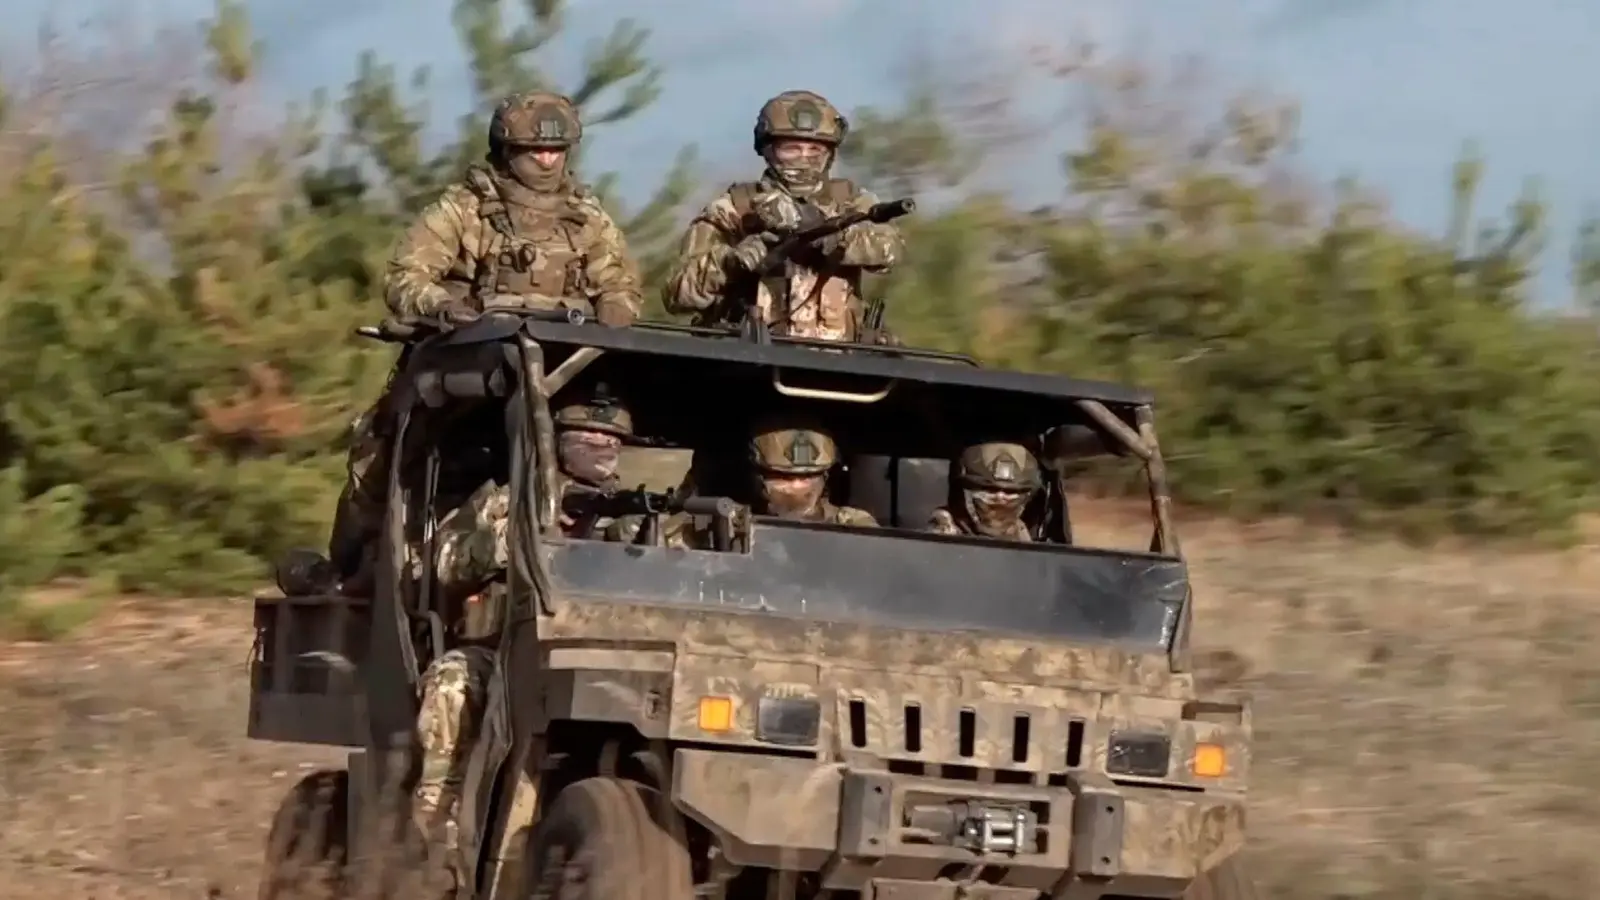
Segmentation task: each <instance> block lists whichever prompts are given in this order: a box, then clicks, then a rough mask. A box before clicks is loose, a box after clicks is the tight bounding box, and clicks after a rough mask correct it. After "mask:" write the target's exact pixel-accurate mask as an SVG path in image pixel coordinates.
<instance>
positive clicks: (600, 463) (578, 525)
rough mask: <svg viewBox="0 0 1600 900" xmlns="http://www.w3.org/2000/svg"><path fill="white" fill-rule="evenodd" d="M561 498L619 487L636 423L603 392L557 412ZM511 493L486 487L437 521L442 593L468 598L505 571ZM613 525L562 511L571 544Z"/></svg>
mask: <svg viewBox="0 0 1600 900" xmlns="http://www.w3.org/2000/svg"><path fill="white" fill-rule="evenodd" d="M554 419H555V426H556V454H557V469H558V471H557V473H556V476H557V482H558V483H557V485H556V487H557V491H558V494H559V496H561V497H563V498H568V497H570V496H572V495H573V494H574V493H577V492H578V491H581V490H585V489H587V490H593V491H606V490H611V489H614V488H616V487H617V463H618V460H619V459H620V456H621V451H622V445H623V442H624V441H626V440H629V439H631V438H632V437H633V416H632V415H631V414H630V413H629V412H628V409H627V407H625V406H623V405H622V404H621V403H620V402H618V401H617V400H616V399H614V398H612V397H610V396H608V395H607V394H606V393H605V391H604V390H603V388H602V389H601V390H598V391H596V392H595V393H594V394H593V395H591V396H589V397H587V398H585V399H582V400H575V401H572V402H569V403H567V404H565V405H563V406H561V407H560V408H559V409H557V410H556V412H555V415H554ZM510 515H511V488H510V486H508V485H503V484H499V483H497V482H495V481H492V480H491V481H485V482H484V483H483V484H482V485H480V486H479V487H478V489H477V490H476V491H474V492H473V493H472V496H470V497H468V498H467V499H466V501H465V502H463V503H462V504H461V505H460V506H458V507H456V508H455V509H453V510H451V511H450V512H449V513H447V514H445V517H444V518H443V519H441V520H440V522H439V536H438V543H437V551H436V554H435V565H436V569H437V571H438V576H439V586H440V592H441V594H442V595H443V596H444V597H446V598H451V597H459V596H466V595H470V594H472V593H475V592H477V591H479V590H481V589H482V588H483V587H484V585H486V584H487V583H488V582H489V581H490V580H491V579H493V578H494V577H495V576H496V575H497V574H498V573H499V572H501V571H503V570H504V569H505V566H506V558H507V549H506V529H507V527H508V524H509V519H510ZM610 524H611V522H610V520H608V519H600V518H596V517H595V516H592V515H582V514H578V515H572V514H569V513H568V512H567V511H566V510H565V509H563V510H562V512H561V531H562V533H564V534H566V535H567V536H568V537H577V538H591V537H593V538H599V537H602V536H603V534H604V531H605V529H606V527H607V526H609V525H610Z"/></svg>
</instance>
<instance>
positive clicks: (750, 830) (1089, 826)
mask: <svg viewBox="0 0 1600 900" xmlns="http://www.w3.org/2000/svg"><path fill="white" fill-rule="evenodd" d="M1066 781H1067V783H1066V784H1065V785H1064V786H1060V787H1056V786H1040V785H1013V784H992V783H979V782H970V781H955V780H947V779H938V778H928V777H922V776H913V775H900V774H894V773H889V772H882V771H875V770H853V769H850V768H847V767H845V766H842V765H825V764H819V763H818V762H816V761H815V760H809V759H797V758H792V757H775V756H763V755H756V754H745V753H724V752H717V751H712V750H696V749H679V750H678V751H677V753H676V757H675V764H674V766H673V786H672V791H673V799H674V801H675V802H676V804H677V806H678V807H679V809H681V810H682V811H683V812H684V813H685V814H686V815H688V816H689V817H690V818H692V819H694V820H695V821H697V822H699V823H700V824H701V825H703V826H705V827H706V828H707V829H709V830H710V831H711V833H712V834H713V836H714V837H715V838H716V839H717V843H718V846H719V847H720V848H721V850H722V852H723V853H724V854H725V855H726V857H727V860H728V861H729V862H730V863H733V864H735V865H742V866H758V867H762V868H773V869H785V870H790V871H802V872H818V873H821V874H822V879H823V886H824V887H825V888H827V889H831V890H863V889H865V888H867V887H868V886H870V885H888V884H907V883H914V882H923V883H928V882H933V881H935V880H937V879H956V880H959V879H960V878H961V877H962V876H963V874H970V873H976V872H977V871H978V869H979V867H983V868H984V869H985V876H984V881H985V882H986V883H987V884H989V885H991V886H994V887H998V888H1016V889H1021V890H1024V891H1027V892H1031V893H1047V894H1054V895H1056V896H1058V897H1061V896H1068V895H1076V894H1080V893H1084V892H1083V891H1080V890H1077V889H1075V887H1076V886H1084V887H1091V886H1092V887H1091V889H1090V890H1089V891H1088V892H1087V893H1088V894H1090V895H1094V894H1099V893H1112V894H1119V895H1131V896H1145V897H1175V896H1178V895H1180V894H1182V893H1183V890H1184V888H1185V887H1187V886H1188V884H1189V883H1190V882H1191V881H1193V880H1194V879H1195V877H1197V876H1198V875H1199V874H1200V873H1202V872H1204V871H1206V870H1208V869H1210V868H1213V867H1214V866H1216V865H1217V864H1219V863H1220V862H1221V861H1222V860H1223V859H1226V858H1227V857H1228V856H1230V855H1232V854H1233V853H1235V852H1237V851H1238V850H1239V849H1240V847H1242V846H1243V843H1244V803H1243V798H1242V797H1240V796H1239V795H1237V794H1219V793H1210V792H1199V791H1190V790H1182V789H1167V788H1144V787H1138V788H1135V787H1126V786H1119V785H1115V784H1113V783H1111V782H1110V780H1108V779H1107V778H1105V777H1104V776H1101V775H1095V774H1091V773H1074V774H1071V775H1068V776H1067V779H1066ZM919 893H920V892H919Z"/></svg>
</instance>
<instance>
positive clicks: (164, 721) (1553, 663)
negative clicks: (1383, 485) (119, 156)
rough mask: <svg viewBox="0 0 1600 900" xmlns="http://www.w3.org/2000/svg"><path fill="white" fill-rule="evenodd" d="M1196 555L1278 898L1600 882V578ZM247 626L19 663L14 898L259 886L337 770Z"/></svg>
mask: <svg viewBox="0 0 1600 900" xmlns="http://www.w3.org/2000/svg"><path fill="white" fill-rule="evenodd" d="M1119 518H1120V517H1119V516H1117V515H1116V514H1115V513H1107V514H1102V515H1100V516H1099V517H1098V518H1097V521H1098V522H1100V523H1101V524H1102V527H1101V529H1100V533H1102V534H1110V533H1121V532H1123V531H1124V529H1122V528H1120V527H1117V525H1118V521H1119ZM1185 534H1186V549H1187V550H1188V552H1189V554H1190V556H1191V558H1192V560H1193V563H1194V569H1195V573H1196V579H1197V582H1198V590H1199V596H1200V604H1201V607H1200V612H1199V615H1200V620H1199V621H1200V631H1199V637H1200V643H1201V644H1202V645H1203V647H1204V648H1205V650H1206V652H1205V653H1203V654H1202V661H1203V663H1204V665H1205V669H1206V672H1207V675H1208V677H1210V678H1211V679H1212V680H1214V681H1221V682H1227V683H1230V684H1233V685H1235V686H1238V687H1243V688H1245V689H1247V690H1249V691H1250V692H1251V693H1252V694H1253V695H1254V696H1255V698H1256V711H1257V717H1256V722H1257V727H1258V732H1257V733H1258V738H1259V740H1258V758H1257V764H1256V769H1255V782H1254V783H1255V803H1254V807H1255V811H1254V813H1253V816H1252V819H1251V827H1252V834H1253V838H1252V850H1251V854H1252V856H1253V858H1254V864H1255V866H1256V869H1257V871H1258V873H1259V875H1260V878H1261V880H1262V881H1263V882H1264V886H1265V887H1267V888H1268V889H1269V892H1270V894H1271V895H1273V896H1276V897H1280V898H1285V900H1297V898H1308V900H1309V898H1334V897H1370V898H1385V900H1387V898H1394V900H1400V898H1405V900H1416V898H1419V897H1425V898H1431V900H1479V898H1482V900H1508V898H1545V897H1549V898H1557V897H1560V898H1563V900H1566V898H1570V897H1575V896H1583V895H1584V894H1585V891H1586V890H1587V889H1588V887H1589V886H1590V885H1592V884H1596V883H1600V854H1596V853H1595V852H1594V850H1593V848H1595V847H1600V792H1597V791H1596V787H1597V786H1600V777H1597V776H1595V775H1593V774H1592V769H1593V767H1594V763H1593V761H1594V759H1595V758H1596V754H1595V752H1594V751H1593V750H1592V749H1591V748H1592V747H1593V746H1597V745H1600V656H1597V655H1596V654H1594V653H1591V652H1589V647H1590V646H1591V645H1593V644H1594V643H1595V641H1596V638H1600V611H1596V610H1594V609H1593V608H1592V598H1593V597H1594V596H1595V593H1596V591H1595V587H1596V586H1597V585H1600V563H1597V562H1596V560H1594V559H1592V558H1587V557H1585V556H1584V555H1581V554H1573V555H1556V554H1547V555H1512V554H1507V553H1501V552H1494V551H1454V552H1445V551H1419V550H1410V549H1405V548H1401V547H1397V546H1393V545H1380V544H1373V545H1365V544H1358V543H1355V542H1352V541H1350V540H1347V539H1342V538H1337V537H1333V536H1327V535H1318V534H1309V533H1307V532H1306V531H1305V530H1304V529H1298V528H1292V527H1277V526H1260V527H1255V528H1240V527H1238V526H1219V525H1209V526H1205V525H1192V524H1191V525H1189V526H1188V527H1187V528H1186V529H1185ZM248 622H249V615H248V610H247V608H246V605H244V604H240V603H233V604H215V603H212V604H187V605H182V606H180V605H174V604H167V605H159V606H145V607H139V606H130V607H126V608H124V609H123V610H122V611H121V612H119V614H118V615H116V616H114V617H112V618H111V619H110V620H108V621H105V622H102V623H100V624H99V625H97V626H96V627H94V628H93V629H92V630H91V631H90V632H88V633H86V634H84V635H82V636H81V637H79V638H75V639H73V640H72V641H70V642H67V643H61V644H54V645H47V644H36V645H5V646H0V708H3V709H4V710H5V725H4V728H3V730H0V803H3V804H4V808H3V809H0V884H4V885H5V887H6V891H5V893H6V894H7V895H8V896H10V895H15V896H27V895H29V894H35V895H38V896H53V897H61V898H63V900H73V898H89V897H94V898H97V900H109V898H150V900H155V898H187V897H202V896H207V895H208V894H209V895H211V896H222V897H229V898H233V897H247V896H250V895H251V894H252V893H253V891H254V884H255V875H256V869H257V866H258V861H259V859H260V856H261V841H262V839H263V836H264V833H265V829H266V825H267V822H268V819H269V817H270V815H271V812H272V810H273V808H274V807H275V805H276V803H277V801H278V799H279V798H280V797H281V795H282V793H283V791H285V790H286V789H287V787H288V786H289V784H291V783H292V782H293V781H294V780H295V779H296V778H297V777H298V776H299V775H300V774H301V771H302V769H309V768H311V767H314V766H317V765H321V764H324V763H326V762H328V761H330V756H331V757H332V761H334V762H337V759H338V758H337V755H336V754H329V753H326V752H320V751H317V750H306V749H304V748H294V747H273V746H270V745H252V744H250V743H248V742H246V741H245V740H243V738H242V737H241V736H240V735H241V734H242V732H243V727H244V721H243V720H244V708H243V698H244V686H245V670H244V665H245V659H246V653H247V650H248V647H249V645H250V634H249V631H248Z"/></svg>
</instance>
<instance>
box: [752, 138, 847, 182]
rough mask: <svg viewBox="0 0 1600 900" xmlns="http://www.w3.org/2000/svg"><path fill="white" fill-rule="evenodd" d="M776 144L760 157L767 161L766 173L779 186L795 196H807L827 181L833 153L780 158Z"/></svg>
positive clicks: (770, 146)
mask: <svg viewBox="0 0 1600 900" xmlns="http://www.w3.org/2000/svg"><path fill="white" fill-rule="evenodd" d="M778 146H779V145H777V144H772V145H769V146H768V147H767V149H766V152H765V153H763V154H762V156H763V157H764V158H765V159H766V161H767V171H768V172H769V173H770V174H771V176H772V178H773V179H774V180H775V181H777V182H778V183H779V184H782V185H783V186H784V187H786V188H788V189H789V190H790V191H792V192H793V193H796V194H809V193H812V192H814V191H816V190H817V189H818V188H820V187H822V183H823V182H824V181H827V180H828V168H829V167H830V166H831V165H832V163H833V153H832V152H824V153H812V154H806V155H795V156H791V157H789V158H787V159H785V158H782V157H780V155H779V153H778Z"/></svg>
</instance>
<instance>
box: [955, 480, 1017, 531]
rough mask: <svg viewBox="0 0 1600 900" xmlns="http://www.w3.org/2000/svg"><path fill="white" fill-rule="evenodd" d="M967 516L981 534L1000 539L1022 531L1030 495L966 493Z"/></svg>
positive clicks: (999, 492)
mask: <svg viewBox="0 0 1600 900" xmlns="http://www.w3.org/2000/svg"><path fill="white" fill-rule="evenodd" d="M963 499H964V501H965V503H966V508H967V516H968V518H970V519H971V520H972V524H973V526H974V527H975V528H977V530H978V533H979V534H986V535H990V536H993V537H998V536H1001V535H1006V534H1014V533H1016V532H1018V531H1021V530H1022V528H1023V525H1022V511H1023V509H1024V508H1026V507H1027V505H1028V495H1027V494H1026V493H1024V492H1021V491H965V492H964V493H963Z"/></svg>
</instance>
